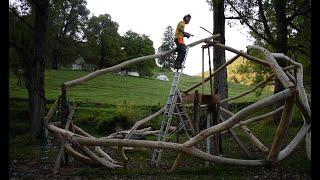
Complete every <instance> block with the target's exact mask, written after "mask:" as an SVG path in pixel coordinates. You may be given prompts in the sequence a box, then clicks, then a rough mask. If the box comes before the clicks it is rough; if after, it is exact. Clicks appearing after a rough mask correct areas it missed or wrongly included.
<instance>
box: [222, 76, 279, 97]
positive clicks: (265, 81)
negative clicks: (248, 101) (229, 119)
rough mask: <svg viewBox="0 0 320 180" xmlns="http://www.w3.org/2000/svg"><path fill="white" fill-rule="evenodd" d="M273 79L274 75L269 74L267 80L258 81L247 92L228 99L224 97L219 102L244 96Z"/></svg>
mask: <svg viewBox="0 0 320 180" xmlns="http://www.w3.org/2000/svg"><path fill="white" fill-rule="evenodd" d="M272 80H273V75H271V76H269V77H268V78H267V79H266V80H264V81H261V82H260V83H258V84H257V85H255V86H254V87H253V88H251V89H250V90H248V91H246V92H243V93H241V94H239V95H237V96H235V97H230V98H227V99H223V100H222V101H220V102H219V103H223V102H226V101H231V100H234V99H238V98H240V97H243V96H245V95H247V94H249V93H251V92H253V91H254V90H256V89H257V88H258V87H261V86H263V85H265V84H267V83H268V82H269V81H272Z"/></svg>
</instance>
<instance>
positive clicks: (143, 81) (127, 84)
mask: <svg viewBox="0 0 320 180" xmlns="http://www.w3.org/2000/svg"><path fill="white" fill-rule="evenodd" d="M88 73H89V72H86V71H71V70H50V71H46V72H45V93H46V98H47V99H48V100H54V99H56V98H57V97H58V95H59V94H60V89H61V84H62V83H64V82H67V81H71V80H73V79H76V78H79V77H82V76H84V75H86V74H88ZM166 74H167V75H168V77H169V79H170V81H169V82H167V81H160V80H156V79H155V78H137V77H130V76H121V75H118V74H106V75H103V76H100V77H97V78H95V79H93V80H91V81H89V82H87V83H85V84H83V85H80V86H76V87H74V88H72V89H71V90H70V91H69V92H68V97H69V98H70V100H74V101H75V102H85V103H88V102H90V103H102V104H119V103H123V102H124V101H126V102H128V103H132V104H136V105H158V104H159V103H160V104H165V102H166V101H167V98H168V94H169V90H170V86H171V83H172V78H173V73H172V72H169V73H166ZM198 82H201V77H192V76H188V75H183V76H182V77H181V79H180V83H179V87H180V89H181V90H186V89H187V88H188V87H190V86H192V85H194V84H196V83H198ZM206 84H207V85H206V86H205V93H208V94H209V92H210V91H209V86H208V84H209V82H207V83H206ZM228 88H229V97H233V96H235V95H237V94H239V93H241V92H244V91H246V90H248V89H249V87H248V86H245V85H241V84H236V83H232V82H230V83H229V84H228ZM199 92H201V90H200V88H199ZM270 94H271V92H270V91H264V92H263V94H262V95H261V96H259V97H256V96H255V94H254V93H253V94H249V95H248V96H245V97H243V98H242V99H239V100H238V101H235V102H255V101H257V100H258V99H261V98H264V97H266V96H268V95H270ZM9 97H10V98H22V99H27V90H26V89H25V88H23V87H21V86H17V79H16V78H15V77H14V76H10V79H9Z"/></svg>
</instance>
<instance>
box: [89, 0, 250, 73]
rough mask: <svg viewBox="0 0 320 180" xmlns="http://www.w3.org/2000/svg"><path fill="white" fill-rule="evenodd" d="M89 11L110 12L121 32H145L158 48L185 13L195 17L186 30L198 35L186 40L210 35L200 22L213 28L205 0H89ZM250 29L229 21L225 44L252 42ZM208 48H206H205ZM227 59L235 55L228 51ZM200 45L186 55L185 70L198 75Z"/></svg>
mask: <svg viewBox="0 0 320 180" xmlns="http://www.w3.org/2000/svg"><path fill="white" fill-rule="evenodd" d="M87 8H88V9H89V10H90V15H95V16H98V15H100V14H104V13H107V14H109V15H110V16H111V18H112V20H113V21H115V22H117V23H118V24H119V30H118V32H119V34H120V35H123V34H124V33H125V32H127V31H128V30H132V31H134V32H136V33H138V34H145V35H147V36H149V38H150V39H151V40H152V41H153V42H154V48H155V49H156V50H157V49H158V47H159V46H160V45H161V43H162V38H163V33H164V31H165V29H166V27H168V26H172V27H173V29H174V31H175V29H176V26H177V24H178V22H179V21H181V20H182V18H183V16H184V15H186V14H191V16H192V18H191V21H190V23H189V24H188V25H186V27H185V31H187V32H190V33H191V34H193V35H195V36H196V37H191V38H189V39H187V38H185V42H186V44H189V43H191V42H193V41H196V40H199V38H205V37H208V36H210V34H209V33H208V32H205V31H204V30H202V29H201V28H200V26H202V27H204V28H206V29H208V30H210V31H212V22H213V20H212V11H210V6H209V5H208V3H207V2H206V0H106V1H102V0H87ZM248 39H249V37H248V35H247V29H246V28H245V27H244V26H241V25H239V24H238V25H237V26H234V27H232V28H230V27H229V26H228V25H227V24H226V45H228V46H231V47H233V48H236V49H239V50H245V47H246V46H247V45H249V44H252V41H250V40H248ZM205 52H206V51H205ZM226 56H227V59H229V58H231V57H233V56H234V54H233V53H227V54H226ZM201 57H202V54H201V45H197V46H194V47H193V48H190V50H189V53H188V57H187V59H186V63H185V66H186V68H185V69H184V73H186V74H189V75H195V74H198V73H201V72H202V63H201ZM207 69H208V59H207V53H206V54H205V70H207Z"/></svg>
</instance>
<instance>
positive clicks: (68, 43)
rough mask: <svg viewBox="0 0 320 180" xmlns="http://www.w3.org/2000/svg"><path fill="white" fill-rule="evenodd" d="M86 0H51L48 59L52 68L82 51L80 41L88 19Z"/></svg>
mask: <svg viewBox="0 0 320 180" xmlns="http://www.w3.org/2000/svg"><path fill="white" fill-rule="evenodd" d="M86 5H87V2H86V0H52V1H51V6H50V11H49V32H48V34H49V37H48V38H49V42H50V44H49V45H50V48H48V57H49V58H48V61H50V62H51V67H52V69H58V64H65V65H66V64H69V63H71V62H73V61H74V60H75V58H76V57H77V56H78V55H79V53H80V52H82V49H81V46H80V41H81V40H82V39H83V37H82V36H83V29H84V28H85V24H86V23H87V21H88V15H89V13H90V12H89V10H88V9H87V8H86Z"/></svg>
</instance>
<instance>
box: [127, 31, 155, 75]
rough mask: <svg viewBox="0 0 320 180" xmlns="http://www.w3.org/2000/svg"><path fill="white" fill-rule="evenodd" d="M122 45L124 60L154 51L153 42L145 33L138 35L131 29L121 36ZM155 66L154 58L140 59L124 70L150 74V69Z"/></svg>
mask: <svg viewBox="0 0 320 180" xmlns="http://www.w3.org/2000/svg"><path fill="white" fill-rule="evenodd" d="M122 45H123V47H124V51H125V60H130V59H133V58H137V57H140V56H146V55H151V54H154V53H155V49H154V48H153V42H152V40H150V39H149V37H148V36H146V35H144V34H143V35H139V34H138V33H135V32H133V31H130V30H129V31H127V32H126V33H125V34H124V35H123V37H122ZM155 67H156V63H155V60H148V61H142V62H139V63H136V64H133V65H130V66H128V67H127V68H126V70H134V71H138V72H139V73H140V75H142V76H151V75H152V69H153V68H155Z"/></svg>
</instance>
